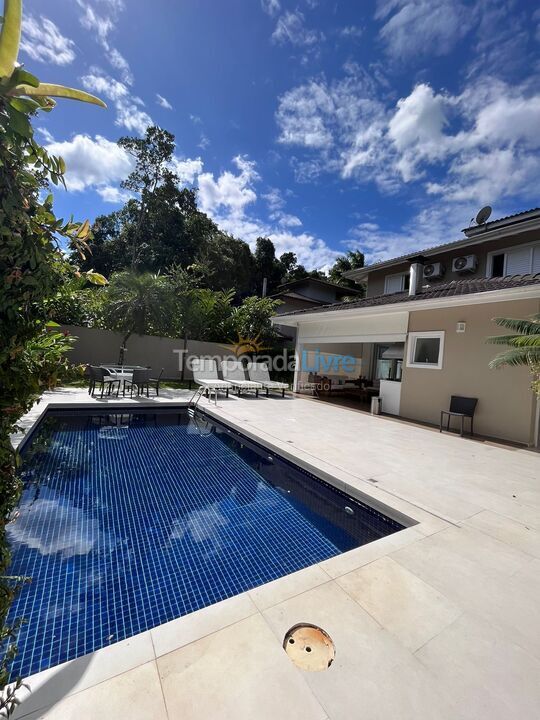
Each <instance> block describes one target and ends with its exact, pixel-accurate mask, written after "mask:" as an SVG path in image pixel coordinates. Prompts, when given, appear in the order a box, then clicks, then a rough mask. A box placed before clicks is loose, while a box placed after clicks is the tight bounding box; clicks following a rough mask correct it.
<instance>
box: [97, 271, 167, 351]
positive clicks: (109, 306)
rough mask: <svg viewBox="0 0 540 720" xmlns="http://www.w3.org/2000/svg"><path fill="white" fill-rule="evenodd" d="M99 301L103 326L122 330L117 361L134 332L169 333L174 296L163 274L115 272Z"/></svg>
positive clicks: (143, 333) (138, 333)
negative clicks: (122, 337)
mask: <svg viewBox="0 0 540 720" xmlns="http://www.w3.org/2000/svg"><path fill="white" fill-rule="evenodd" d="M102 301H103V306H102V312H103V322H104V324H105V326H106V327H107V328H109V329H111V330H120V331H121V332H123V333H125V335H124V339H123V341H122V346H121V348H120V358H119V362H120V363H122V362H123V360H124V353H125V350H126V343H127V341H128V339H129V337H130V336H131V335H132V334H133V333H137V335H145V334H150V335H167V334H168V333H169V332H170V330H169V329H170V327H171V317H172V316H173V312H174V296H173V292H172V286H171V284H170V282H169V280H168V278H166V277H164V276H162V275H154V274H152V273H143V274H137V273H135V272H132V271H124V272H119V273H116V274H114V275H112V276H111V278H110V282H109V285H108V287H107V288H106V289H105V290H104V291H103V297H102Z"/></svg>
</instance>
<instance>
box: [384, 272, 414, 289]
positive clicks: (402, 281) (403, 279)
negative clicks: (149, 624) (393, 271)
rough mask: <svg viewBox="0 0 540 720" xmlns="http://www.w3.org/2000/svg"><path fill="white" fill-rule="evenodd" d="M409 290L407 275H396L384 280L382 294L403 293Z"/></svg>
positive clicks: (388, 276)
mask: <svg viewBox="0 0 540 720" xmlns="http://www.w3.org/2000/svg"><path fill="white" fill-rule="evenodd" d="M408 289H409V273H408V272H407V273H398V274H397V275H387V276H386V277H385V278H384V294H385V295H391V294H392V293H398V292H403V291H404V290H408Z"/></svg>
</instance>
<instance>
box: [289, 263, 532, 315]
mask: <svg viewBox="0 0 540 720" xmlns="http://www.w3.org/2000/svg"><path fill="white" fill-rule="evenodd" d="M526 285H540V273H536V275H508V276H507V277H502V278H472V279H470V280H452V281H451V282H449V283H444V284H436V285H432V286H429V285H424V286H423V287H422V290H421V292H419V293H418V294H416V295H409V293H408V292H399V293H392V294H391V295H375V296H374V297H369V298H363V299H362V300H354V301H352V302H340V303H333V304H332V305H322V306H321V307H318V308H311V309H306V310H295V311H294V312H291V313H287V315H303V314H306V313H319V312H334V311H336V310H352V309H354V308H365V307H366V308H367V307H378V306H381V305H394V304H398V303H401V302H410V301H417V302H421V301H422V300H433V299H435V298H443V297H455V296H457V295H471V294H473V293H482V292H489V291H493V290H508V289H511V288H516V287H524V286H526Z"/></svg>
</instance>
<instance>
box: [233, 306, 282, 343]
mask: <svg viewBox="0 0 540 720" xmlns="http://www.w3.org/2000/svg"><path fill="white" fill-rule="evenodd" d="M280 305H281V300H273V299H272V298H269V297H264V298H260V297H256V296H253V297H248V298H246V299H245V300H244V302H243V303H242V305H240V307H238V308H235V310H234V313H233V316H232V318H231V325H232V328H233V329H234V331H235V332H236V333H237V335H238V336H239V337H243V338H259V340H260V342H262V343H263V344H265V345H272V344H273V343H274V342H275V340H276V332H275V330H274V328H273V326H272V323H271V321H270V318H272V317H273V316H274V315H275V314H276V309H277V308H278V307H279V306H280Z"/></svg>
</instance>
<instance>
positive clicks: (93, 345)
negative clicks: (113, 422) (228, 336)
mask: <svg viewBox="0 0 540 720" xmlns="http://www.w3.org/2000/svg"><path fill="white" fill-rule="evenodd" d="M60 329H61V330H62V331H67V332H69V333H70V335H73V336H74V337H76V338H77V341H76V343H75V347H74V348H73V350H72V351H71V353H70V355H69V359H70V360H71V362H73V363H76V364H84V365H86V364H89V365H106V364H111V365H115V364H116V363H117V362H118V354H119V351H120V345H121V344H122V338H123V333H118V332H112V331H111V330H99V329H97V328H88V327H77V326H75V325H62V327H61V328H60ZM183 347H184V340H183V339H182V338H164V337H154V336H151V335H132V336H131V337H130V338H129V340H128V341H127V352H126V355H125V361H124V362H125V363H126V365H144V366H146V365H150V366H151V367H152V370H154V371H155V372H156V373H159V371H160V370H161V368H163V378H164V379H167V380H179V379H180V377H181V372H182V358H183V357H184V358H189V357H190V356H193V355H211V356H216V357H219V358H225V357H234V353H233V352H232V351H231V350H228V349H227V347H226V346H224V345H220V344H219V343H211V342H200V341H198V340H188V342H187V354H186V355H182V354H181V353H180V352H174V351H175V350H177V351H179V350H182V349H183ZM184 365H185V372H184V378H185V379H186V380H191V379H192V377H193V376H192V374H191V371H190V370H189V367H188V364H187V363H186V360H184Z"/></svg>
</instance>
